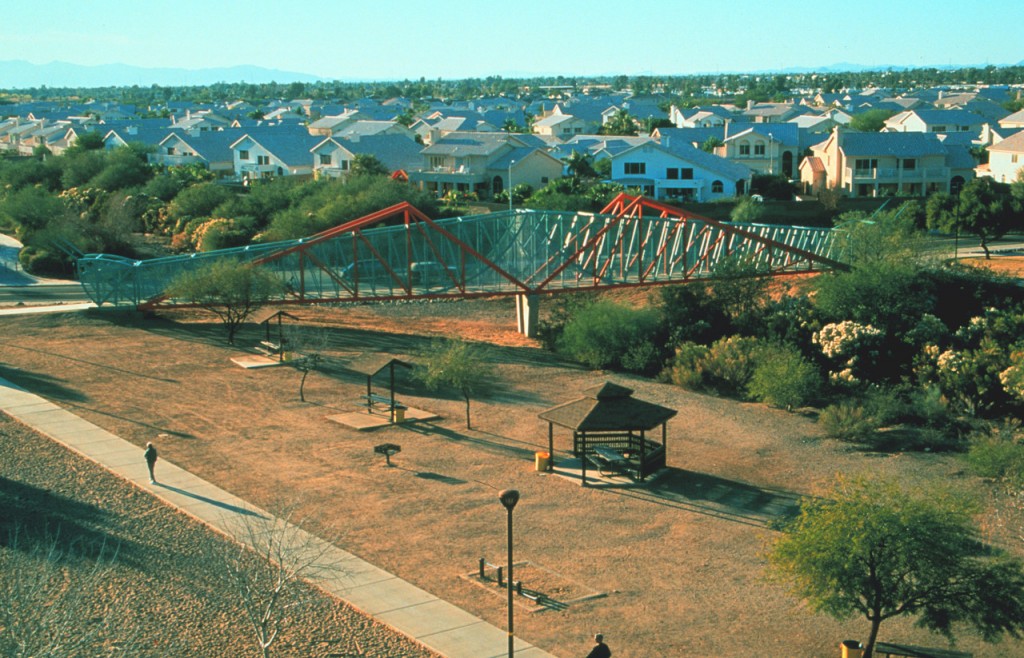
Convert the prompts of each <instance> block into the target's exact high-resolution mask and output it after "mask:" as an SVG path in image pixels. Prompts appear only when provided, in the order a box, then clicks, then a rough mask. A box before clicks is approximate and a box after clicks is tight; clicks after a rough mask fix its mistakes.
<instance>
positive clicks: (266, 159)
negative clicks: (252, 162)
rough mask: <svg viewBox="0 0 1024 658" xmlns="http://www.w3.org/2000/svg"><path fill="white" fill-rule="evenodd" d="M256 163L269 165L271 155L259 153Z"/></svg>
mask: <svg viewBox="0 0 1024 658" xmlns="http://www.w3.org/2000/svg"><path fill="white" fill-rule="evenodd" d="M256 164H257V165H268V164H270V156H269V155H257V156H256Z"/></svg>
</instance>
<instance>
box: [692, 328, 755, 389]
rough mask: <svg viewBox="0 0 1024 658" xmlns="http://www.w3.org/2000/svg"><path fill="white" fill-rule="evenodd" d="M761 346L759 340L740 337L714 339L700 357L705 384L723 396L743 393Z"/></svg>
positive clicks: (752, 372) (751, 374)
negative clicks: (706, 352)
mask: <svg viewBox="0 0 1024 658" xmlns="http://www.w3.org/2000/svg"><path fill="white" fill-rule="evenodd" d="M763 348H764V345H763V343H761V341H759V340H757V339H756V338H748V337H744V336H730V337H728V338H722V339H720V340H717V341H715V343H714V344H713V345H711V349H710V350H709V351H708V355H707V357H706V358H705V360H704V381H705V383H706V384H707V385H708V386H710V387H711V388H713V389H714V390H716V391H718V392H719V393H721V394H723V395H743V394H744V393H745V392H746V389H747V384H749V383H750V379H751V377H753V375H754V369H755V367H756V366H757V362H758V359H759V357H760V356H761V352H762V350H763Z"/></svg>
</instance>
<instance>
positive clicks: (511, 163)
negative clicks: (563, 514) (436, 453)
mask: <svg viewBox="0 0 1024 658" xmlns="http://www.w3.org/2000/svg"><path fill="white" fill-rule="evenodd" d="M515 163H516V161H515V160H509V161H508V216H509V217H511V216H512V165H514V164H515ZM512 504H513V505H515V503H512ZM509 513H510V514H511V513H512V512H511V510H510V511H509Z"/></svg>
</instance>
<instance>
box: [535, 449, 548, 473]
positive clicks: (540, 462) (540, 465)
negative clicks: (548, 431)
mask: <svg viewBox="0 0 1024 658" xmlns="http://www.w3.org/2000/svg"><path fill="white" fill-rule="evenodd" d="M533 456H534V458H535V462H536V467H537V471H538V472H542V471H547V470H548V467H549V466H551V455H549V454H548V453H546V452H535V453H533Z"/></svg>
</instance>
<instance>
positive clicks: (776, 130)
mask: <svg viewBox="0 0 1024 658" xmlns="http://www.w3.org/2000/svg"><path fill="white" fill-rule="evenodd" d="M800 152H801V149H800V129H799V128H798V127H797V125H796V124H795V123H761V124H743V126H741V127H740V128H739V129H737V128H736V127H734V126H732V125H726V127H725V134H724V139H723V144H722V145H721V146H719V147H717V148H715V155H718V156H720V157H723V158H726V159H728V160H731V161H733V162H735V163H737V164H742V165H745V166H747V167H749V168H750V169H753V170H754V172H756V173H759V174H778V175H782V176H786V177H787V178H792V177H793V176H795V175H796V168H797V164H798V163H799V162H800Z"/></svg>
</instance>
